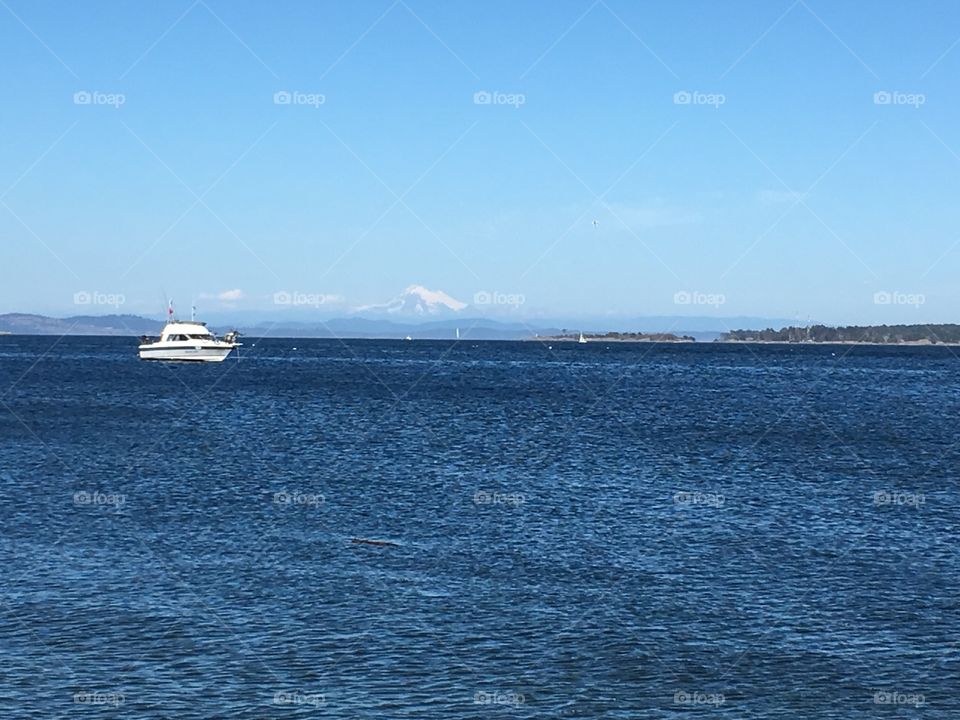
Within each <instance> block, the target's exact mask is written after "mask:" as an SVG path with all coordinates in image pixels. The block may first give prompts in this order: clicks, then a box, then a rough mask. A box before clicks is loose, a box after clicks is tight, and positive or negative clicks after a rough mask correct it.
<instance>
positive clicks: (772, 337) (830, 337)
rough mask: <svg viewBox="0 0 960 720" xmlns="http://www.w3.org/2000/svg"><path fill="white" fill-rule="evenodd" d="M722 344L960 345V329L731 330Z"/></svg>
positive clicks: (813, 327) (819, 327)
mask: <svg viewBox="0 0 960 720" xmlns="http://www.w3.org/2000/svg"><path fill="white" fill-rule="evenodd" d="M719 340H720V342H792V343H802V342H862V343H883V344H891V345H896V344H899V343H930V344H936V343H960V325H956V324H944V325H923V324H920V325H846V326H842V327H829V326H827V325H810V326H807V327H798V326H793V327H785V328H781V329H779V330H774V329H773V328H767V329H766V330H731V331H730V332H726V333H723V334H722V335H721V336H720V338H719Z"/></svg>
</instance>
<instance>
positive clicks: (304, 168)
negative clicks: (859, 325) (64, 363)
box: [0, 0, 960, 323]
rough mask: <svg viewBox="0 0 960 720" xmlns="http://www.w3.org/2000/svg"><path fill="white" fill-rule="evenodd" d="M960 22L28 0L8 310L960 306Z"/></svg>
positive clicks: (584, 9)
mask: <svg viewBox="0 0 960 720" xmlns="http://www.w3.org/2000/svg"><path fill="white" fill-rule="evenodd" d="M958 39H960V6H958V5H957V4H955V3H952V2H917V3H909V4H907V3H902V2H875V3H869V4H868V3H854V2H842V3H835V2H825V1H824V0H803V1H798V2H792V1H776V2H771V1H765V2H729V3H716V2H686V1H684V2H670V3H668V2H662V3H642V4H641V3H635V2H624V1H623V0H601V1H599V2H587V1H578V2H573V1H570V2H565V1H558V2H550V3H545V2H536V3H535V2H524V3H516V2H484V3H479V2H426V1H424V0H403V1H400V2H391V1H390V0H384V1H382V2H380V1H377V2H374V1H370V2H285V3H281V4H276V3H265V2H225V1H224V0H201V1H199V2H193V0H183V1H182V2H173V1H171V2H165V3H126V2H97V3H66V2H45V1H40V2H29V3H28V2H24V1H23V0H4V2H3V4H2V5H0V47H2V48H3V58H4V62H3V63H2V64H0V77H2V87H3V88H4V103H3V110H2V112H0V312H9V311H36V312H47V313H50V314H58V315H65V314H73V313H76V312H94V313H99V312H111V311H113V309H114V308H113V307H112V306H110V305H109V304H104V303H102V302H101V303H98V302H94V303H93V305H90V306H78V305H77V304H76V303H75V302H74V296H75V294H76V293H84V292H86V293H93V294H94V295H93V297H95V298H96V297H99V298H103V297H107V296H113V297H122V298H123V301H124V302H123V306H122V308H120V309H121V310H122V311H125V312H135V313H148V314H158V313H159V312H160V311H161V309H162V304H163V297H165V296H172V297H173V298H175V299H177V300H178V301H179V302H180V304H181V305H186V304H189V301H190V299H191V298H197V299H198V304H200V306H201V308H202V309H206V310H207V311H209V312H218V313H222V312H230V311H233V310H235V311H236V312H237V313H241V312H250V311H253V310H270V309H271V308H272V307H273V301H272V298H273V297H274V294H275V293H276V292H278V291H293V292H301V293H313V294H317V295H322V296H324V297H325V298H327V299H328V302H327V304H326V305H324V307H323V308H321V309H319V310H317V311H316V312H318V313H332V314H341V313H343V312H347V311H348V310H349V309H350V308H352V307H356V306H361V305H367V304H375V303H383V302H386V301H388V300H389V299H390V298H391V297H393V296H396V295H397V294H399V293H400V292H401V291H402V290H403V289H404V288H405V287H407V286H410V285H413V284H417V285H422V286H424V287H426V288H430V289H432V290H442V291H444V292H446V293H448V294H449V295H450V296H452V297H454V298H457V299H459V300H462V301H464V302H467V303H470V302H471V299H472V298H473V297H474V296H475V294H476V293H478V292H494V291H496V292H499V293H508V294H513V295H514V296H516V295H522V297H523V298H524V300H525V301H524V304H523V305H522V306H519V307H518V306H511V307H510V308H508V309H503V310H502V311H503V312H504V313H507V314H509V313H517V314H521V315H527V316H535V315H538V314H543V315H550V316H563V315H594V316H597V315H605V314H609V315H636V316H640V315H670V314H679V315H682V314H697V315H708V314H718V315H731V316H732V315H760V316H768V317H786V318H793V317H796V318H799V319H803V320H805V319H806V318H808V317H810V318H814V319H817V320H823V321H827V322H840V323H844V322H911V321H916V322H920V321H928V322H929V321H943V322H948V321H953V320H956V319H957V317H958V315H960V312H958V311H960V284H958V283H957V281H956V276H957V271H958V268H960V206H958V203H957V202H956V198H957V196H958V190H960V123H958V122H957V120H958V110H960V100H958V96H957V92H956V83H955V80H954V79H955V78H956V77H957V75H958V72H960V43H958ZM78 93H79V95H78ZM84 93H85V94H84ZM277 93H289V96H285V95H279V96H278V95H277ZM478 93H489V95H483V94H481V95H477V94H478ZM878 93H880V94H879V95H878ZM287 97H289V98H290V102H289V103H284V102H283V100H284V99H285V98H287ZM277 100H279V102H277ZM485 100H489V102H484V101H485ZM96 293H99V295H97V294H96ZM224 293H226V295H224V298H225V299H219V298H218V297H217V296H219V295H221V294H224ZM678 298H679V300H678ZM684 298H686V299H687V300H689V302H684ZM718 298H719V299H720V300H719V301H718ZM711 300H712V302H711ZM496 310H499V309H496Z"/></svg>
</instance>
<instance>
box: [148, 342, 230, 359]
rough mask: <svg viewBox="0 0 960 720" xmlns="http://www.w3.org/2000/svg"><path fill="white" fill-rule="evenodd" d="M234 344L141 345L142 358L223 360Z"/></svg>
mask: <svg viewBox="0 0 960 720" xmlns="http://www.w3.org/2000/svg"><path fill="white" fill-rule="evenodd" d="M233 348H234V346H233V345H226V344H225V345H222V346H216V345H208V346H203V345H200V346H190V347H156V346H154V345H141V346H140V359H141V360H166V361H167V362H223V361H224V360H226V359H227V356H228V355H229V354H230V351H231V350H233Z"/></svg>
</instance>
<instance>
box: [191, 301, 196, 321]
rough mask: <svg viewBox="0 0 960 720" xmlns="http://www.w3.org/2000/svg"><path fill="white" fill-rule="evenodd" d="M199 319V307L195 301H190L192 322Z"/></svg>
mask: <svg viewBox="0 0 960 720" xmlns="http://www.w3.org/2000/svg"><path fill="white" fill-rule="evenodd" d="M196 319H197V306H196V305H195V304H194V301H193V300H191V301H190V322H194V321H195V320H196Z"/></svg>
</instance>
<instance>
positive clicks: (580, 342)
mask: <svg viewBox="0 0 960 720" xmlns="http://www.w3.org/2000/svg"><path fill="white" fill-rule="evenodd" d="M577 342H578V343H579V344H580V345H586V344H587V339H586V338H585V337H584V336H583V333H580V339H579V340H577Z"/></svg>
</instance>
